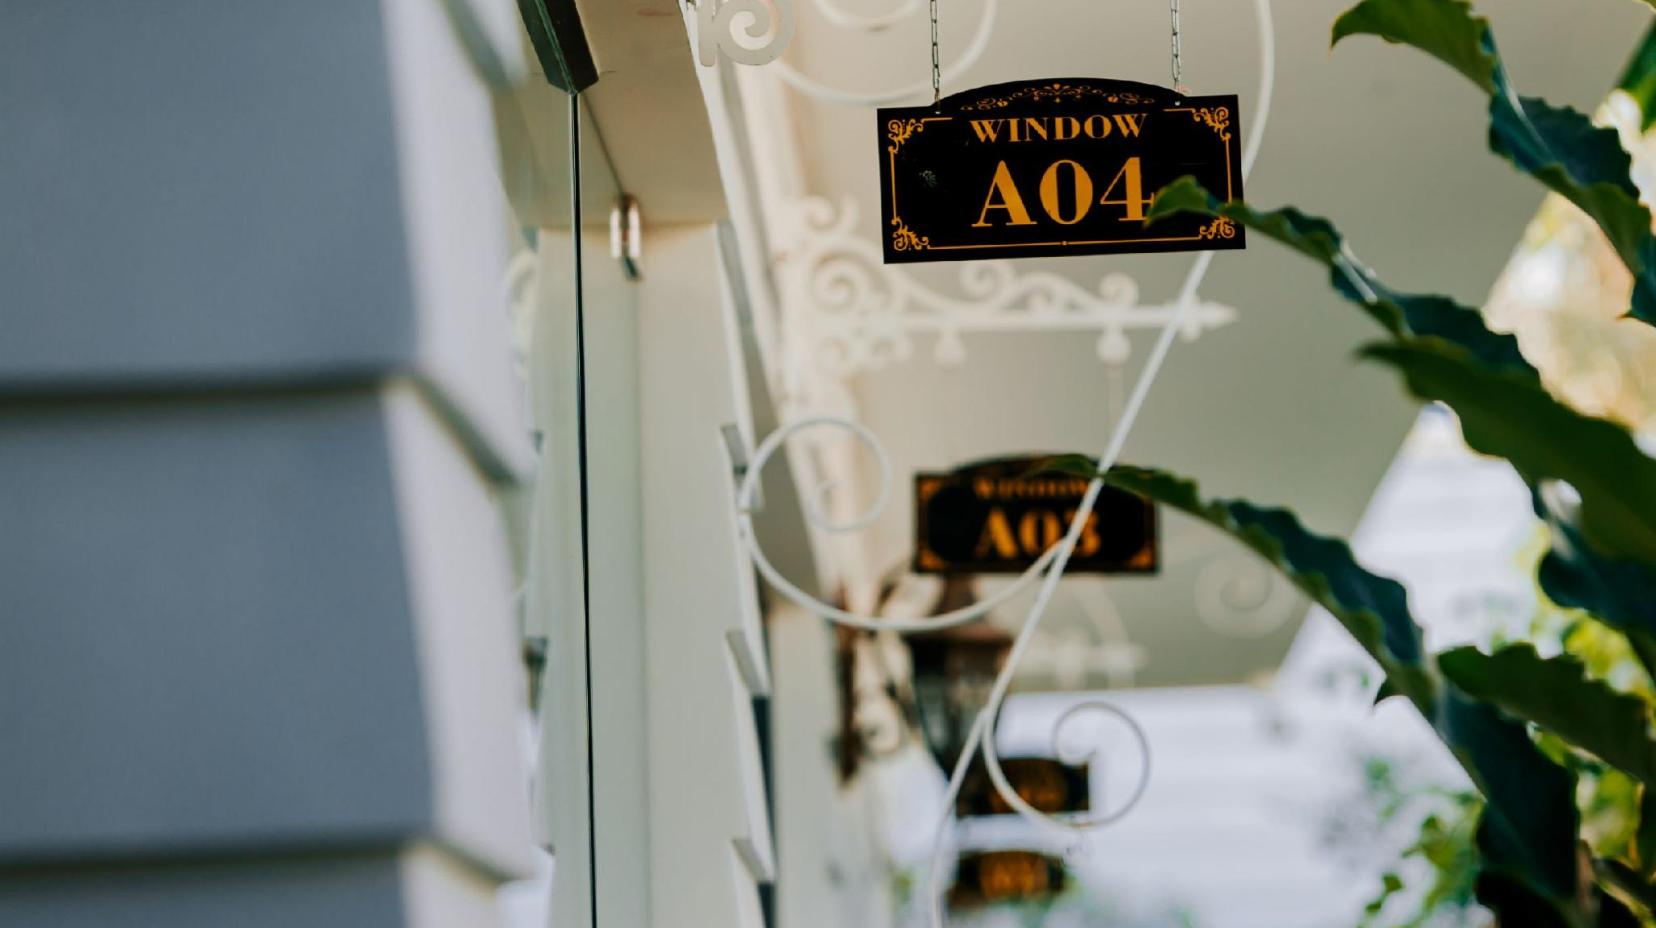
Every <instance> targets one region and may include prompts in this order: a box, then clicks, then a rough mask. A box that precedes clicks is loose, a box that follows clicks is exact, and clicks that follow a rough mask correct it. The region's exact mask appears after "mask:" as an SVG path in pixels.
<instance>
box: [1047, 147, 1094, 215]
mask: <svg viewBox="0 0 1656 928" xmlns="http://www.w3.org/2000/svg"><path fill="white" fill-rule="evenodd" d="M1065 164H1067V165H1069V166H1070V173H1071V174H1072V175H1074V181H1075V214H1074V215H1073V216H1071V217H1070V218H1068V219H1065V218H1064V204H1062V203H1060V202H1058V168H1059V167H1060V166H1061V165H1065ZM1092 194H1093V185H1092V176H1091V175H1089V174H1088V173H1087V169H1086V168H1084V167H1082V166H1081V165H1080V164H1077V163H1076V162H1074V161H1070V160H1068V159H1066V160H1063V161H1054V162H1053V163H1052V166H1051V167H1049V168H1047V169H1046V173H1045V174H1042V175H1041V206H1042V207H1043V208H1045V209H1046V211H1047V215H1048V216H1051V217H1052V218H1053V219H1055V220H1057V221H1058V222H1059V223H1061V224H1063V225H1066V226H1073V225H1075V224H1076V223H1078V222H1080V221H1081V220H1082V219H1083V218H1084V217H1085V216H1086V215H1087V210H1089V209H1092Z"/></svg>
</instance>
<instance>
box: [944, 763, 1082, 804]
mask: <svg viewBox="0 0 1656 928" xmlns="http://www.w3.org/2000/svg"><path fill="white" fill-rule="evenodd" d="M1001 772H1002V773H1004V774H1006V782H1007V783H1009V784H1011V786H1012V789H1013V790H1014V791H1015V792H1016V793H1017V794H1018V798H1020V799H1022V800H1023V801H1024V802H1027V803H1029V804H1030V805H1031V806H1033V807H1034V808H1035V811H1037V812H1044V813H1046V814H1047V815H1056V814H1058V813H1061V812H1085V811H1087V810H1088V809H1089V808H1091V803H1092V790H1091V786H1090V784H1089V783H1088V781H1087V765H1086V764H1075V765H1071V764H1066V763H1064V762H1062V761H1059V760H1054V759H1052V758H1049V757H1003V758H1001ZM1012 811H1013V809H1012V805H1011V804H1010V803H1008V802H1007V801H1006V799H1005V798H1004V797H1002V796H1001V794H1000V792H999V791H997V790H996V789H995V784H994V783H993V782H991V781H990V779H989V770H988V769H987V768H986V767H985V766H984V765H983V758H982V757H981V756H980V757H974V758H972V764H971V766H970V767H967V768H966V777H965V779H963V780H961V781H960V794H959V795H958V796H956V797H955V817H956V818H976V817H979V816H986V815H1011V814H1012Z"/></svg>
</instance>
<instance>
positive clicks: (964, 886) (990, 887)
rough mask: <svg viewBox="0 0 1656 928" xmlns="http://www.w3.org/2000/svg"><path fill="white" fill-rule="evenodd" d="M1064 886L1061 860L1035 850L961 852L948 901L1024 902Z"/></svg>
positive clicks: (957, 905)
mask: <svg viewBox="0 0 1656 928" xmlns="http://www.w3.org/2000/svg"><path fill="white" fill-rule="evenodd" d="M1063 888H1064V862H1063V861H1061V860H1059V859H1058V858H1056V857H1051V856H1048V855H1046V854H1038V853H1036V852H1034V851H985V852H981V853H976V854H963V855H961V858H960V864H959V869H958V870H957V875H956V877H955V884H954V887H953V888H952V889H950V890H949V905H950V906H951V907H953V908H969V907H972V906H981V905H987V904H989V903H993V902H1026V901H1030V900H1040V899H1046V898H1049V897H1051V896H1055V895H1057V894H1058V893H1059V892H1060V891H1062V890H1063Z"/></svg>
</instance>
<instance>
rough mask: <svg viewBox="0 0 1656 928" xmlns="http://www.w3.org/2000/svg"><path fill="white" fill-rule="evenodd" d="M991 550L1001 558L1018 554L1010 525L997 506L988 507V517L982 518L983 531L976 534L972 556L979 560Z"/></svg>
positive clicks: (1004, 514)
mask: <svg viewBox="0 0 1656 928" xmlns="http://www.w3.org/2000/svg"><path fill="white" fill-rule="evenodd" d="M991 552H993V553H994V554H995V555H996V556H997V557H1001V558H1014V557H1017V556H1018V543H1017V541H1016V540H1014V539H1013V538H1012V526H1011V525H1009V524H1007V521H1006V513H1005V512H1003V511H1001V508H1000V507H999V506H996V507H994V508H993V509H990V510H989V518H987V519H985V520H983V533H982V534H981V535H979V536H978V543H977V549H976V550H975V551H973V552H972V556H973V557H976V558H978V559H980V560H981V559H982V558H984V557H985V556H987V555H988V554H990V553H991Z"/></svg>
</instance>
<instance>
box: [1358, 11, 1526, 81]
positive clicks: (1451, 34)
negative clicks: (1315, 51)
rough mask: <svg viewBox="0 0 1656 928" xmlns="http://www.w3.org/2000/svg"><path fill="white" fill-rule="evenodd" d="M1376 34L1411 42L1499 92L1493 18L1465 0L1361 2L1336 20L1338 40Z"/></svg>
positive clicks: (1383, 37) (1396, 40)
mask: <svg viewBox="0 0 1656 928" xmlns="http://www.w3.org/2000/svg"><path fill="white" fill-rule="evenodd" d="M1353 35H1375V36H1379V37H1380V38H1382V39H1385V40H1386V41H1388V42H1396V43H1399V44H1402V45H1412V46H1414V47H1415V48H1418V49H1420V50H1421V51H1423V52H1425V53H1427V54H1428V55H1431V56H1432V57H1434V58H1437V59H1438V60H1440V61H1442V62H1443V63H1444V64H1447V65H1448V66H1449V67H1451V68H1454V69H1455V70H1457V71H1459V72H1460V73H1462V74H1464V75H1466V77H1467V79H1469V80H1470V81H1472V83H1474V84H1477V85H1478V86H1479V87H1482V88H1483V89H1484V91H1485V92H1486V93H1493V92H1494V90H1495V69H1496V67H1497V60H1496V58H1495V50H1494V42H1493V41H1491V39H1490V35H1489V21H1488V20H1486V19H1484V18H1483V17H1481V16H1475V15H1473V13H1472V4H1470V3H1466V2H1464V0H1363V2H1362V3H1359V4H1357V5H1356V6H1354V7H1352V8H1351V9H1349V10H1347V11H1346V12H1345V13H1343V14H1342V15H1341V16H1340V18H1339V19H1336V20H1335V21H1334V39H1333V41H1334V44H1339V42H1340V40H1341V39H1344V38H1346V37H1347V36H1353Z"/></svg>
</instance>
